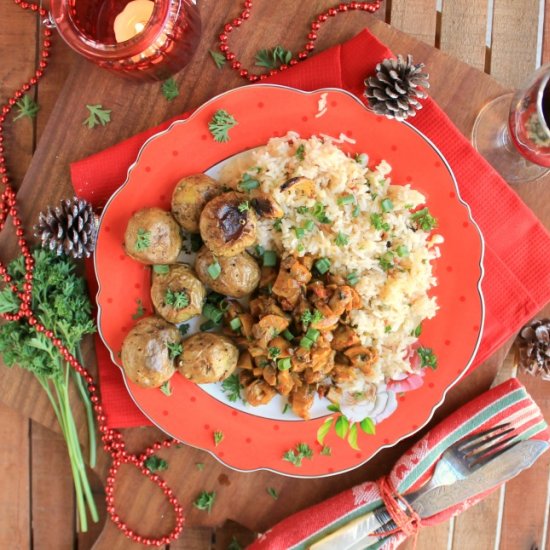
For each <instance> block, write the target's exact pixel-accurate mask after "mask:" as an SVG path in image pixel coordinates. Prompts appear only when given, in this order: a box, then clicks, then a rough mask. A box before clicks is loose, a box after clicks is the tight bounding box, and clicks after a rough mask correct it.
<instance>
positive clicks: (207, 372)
mask: <svg viewBox="0 0 550 550" xmlns="http://www.w3.org/2000/svg"><path fill="white" fill-rule="evenodd" d="M238 359H239V350H238V349H237V347H236V346H235V345H234V344H233V343H232V342H231V340H230V339H229V338H226V337H225V336H222V335H220V334H212V333H210V332H198V333H197V334H193V336H190V337H189V338H187V339H186V340H185V341H184V343H183V353H182V354H181V355H180V356H179V357H178V358H177V360H176V365H177V369H178V371H179V372H180V373H181V374H182V375H183V376H185V377H186V378H188V379H189V380H191V381H192V382H195V383H196V384H209V383H211V382H220V381H222V380H225V379H226V378H227V377H228V376H229V375H231V373H232V372H233V371H234V370H235V368H236V367H237V361H238Z"/></svg>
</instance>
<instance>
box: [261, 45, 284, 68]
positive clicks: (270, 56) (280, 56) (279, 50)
mask: <svg viewBox="0 0 550 550" xmlns="http://www.w3.org/2000/svg"><path fill="white" fill-rule="evenodd" d="M291 59H292V52H290V51H288V50H285V49H284V48H283V47H282V46H276V47H275V48H271V49H269V50H268V49H265V50H260V51H259V52H258V53H257V54H256V67H265V68H266V69H278V68H279V67H280V66H281V65H286V64H288V63H289V62H290V60H291Z"/></svg>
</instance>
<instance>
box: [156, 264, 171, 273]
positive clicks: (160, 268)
mask: <svg viewBox="0 0 550 550" xmlns="http://www.w3.org/2000/svg"><path fill="white" fill-rule="evenodd" d="M153 271H154V272H155V273H158V274H159V275H166V274H167V273H170V266H167V265H159V264H157V265H154V266H153Z"/></svg>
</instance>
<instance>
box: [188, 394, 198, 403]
mask: <svg viewBox="0 0 550 550" xmlns="http://www.w3.org/2000/svg"><path fill="white" fill-rule="evenodd" d="M196 400H197V398H196V397H195V396H194V395H192V396H191V399H190V401H192V402H193V403H194V402H195V401H196Z"/></svg>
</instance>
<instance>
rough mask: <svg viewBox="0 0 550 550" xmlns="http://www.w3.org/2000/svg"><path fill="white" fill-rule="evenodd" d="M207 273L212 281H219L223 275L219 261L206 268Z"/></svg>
mask: <svg viewBox="0 0 550 550" xmlns="http://www.w3.org/2000/svg"><path fill="white" fill-rule="evenodd" d="M206 271H207V272H208V275H210V277H211V278H212V279H217V278H218V277H219V276H220V275H221V273H222V266H221V265H220V263H219V262H218V260H215V261H214V262H212V263H211V264H210V265H209V266H208V267H207V268H206Z"/></svg>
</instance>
